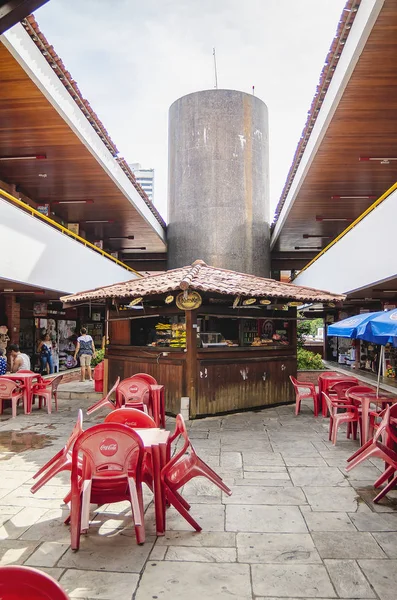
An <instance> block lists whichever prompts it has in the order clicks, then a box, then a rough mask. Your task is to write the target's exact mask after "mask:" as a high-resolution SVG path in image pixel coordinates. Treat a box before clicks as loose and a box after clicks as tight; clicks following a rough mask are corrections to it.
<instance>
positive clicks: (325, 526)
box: [304, 511, 355, 531]
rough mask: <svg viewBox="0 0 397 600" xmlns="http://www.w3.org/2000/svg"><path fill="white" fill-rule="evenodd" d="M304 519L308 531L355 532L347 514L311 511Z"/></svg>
mask: <svg viewBox="0 0 397 600" xmlns="http://www.w3.org/2000/svg"><path fill="white" fill-rule="evenodd" d="M304 518H305V521H306V524H307V527H308V529H309V531H355V527H354V525H353V523H352V522H351V520H350V519H349V516H348V514H347V513H343V512H340V513H339V512H314V511H311V512H307V513H305V514H304Z"/></svg>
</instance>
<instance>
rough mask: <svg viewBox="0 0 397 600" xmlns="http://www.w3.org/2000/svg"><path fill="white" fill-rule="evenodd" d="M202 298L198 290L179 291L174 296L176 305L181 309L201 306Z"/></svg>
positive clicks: (192, 308)
mask: <svg viewBox="0 0 397 600" xmlns="http://www.w3.org/2000/svg"><path fill="white" fill-rule="evenodd" d="M202 301H203V300H202V298H201V296H200V294H199V293H198V292H188V293H187V295H186V294H185V292H181V293H180V294H178V295H177V297H176V305H177V307H178V308H180V309H181V310H194V309H195V308H198V307H199V306H201V303H202Z"/></svg>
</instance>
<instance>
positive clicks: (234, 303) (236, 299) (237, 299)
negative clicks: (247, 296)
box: [233, 296, 240, 308]
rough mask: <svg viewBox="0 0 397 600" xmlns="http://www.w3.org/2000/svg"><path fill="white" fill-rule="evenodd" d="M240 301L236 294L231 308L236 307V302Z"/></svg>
mask: <svg viewBox="0 0 397 600" xmlns="http://www.w3.org/2000/svg"><path fill="white" fill-rule="evenodd" d="M239 302H240V296H236V297H235V299H234V302H233V308H237V306H238V303H239Z"/></svg>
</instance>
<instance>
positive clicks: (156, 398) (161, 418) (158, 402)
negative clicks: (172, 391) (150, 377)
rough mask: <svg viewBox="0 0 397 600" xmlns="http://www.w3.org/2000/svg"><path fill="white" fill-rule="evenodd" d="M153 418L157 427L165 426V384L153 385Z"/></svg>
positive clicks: (151, 388)
mask: <svg viewBox="0 0 397 600" xmlns="http://www.w3.org/2000/svg"><path fill="white" fill-rule="evenodd" d="M150 391H151V392H152V400H153V418H154V420H155V422H156V425H157V427H165V393H164V386H163V385H151V386H150Z"/></svg>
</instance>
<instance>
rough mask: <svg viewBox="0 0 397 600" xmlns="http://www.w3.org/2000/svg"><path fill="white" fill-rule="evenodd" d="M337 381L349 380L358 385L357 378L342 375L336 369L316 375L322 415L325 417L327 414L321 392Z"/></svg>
mask: <svg viewBox="0 0 397 600" xmlns="http://www.w3.org/2000/svg"><path fill="white" fill-rule="evenodd" d="M338 381H351V382H352V384H353V383H354V384H357V385H358V379H356V378H355V377H352V376H351V375H344V374H343V373H337V372H336V371H327V372H326V373H322V374H321V375H319V377H318V393H319V396H320V400H321V403H322V410H323V417H326V416H327V414H328V409H327V403H326V402H325V400H324V397H323V394H322V392H327V391H328V389H329V388H330V387H331V385H333V384H334V383H338Z"/></svg>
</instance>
